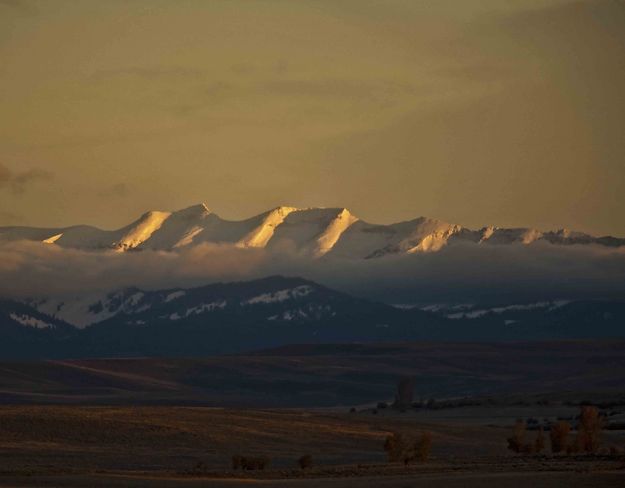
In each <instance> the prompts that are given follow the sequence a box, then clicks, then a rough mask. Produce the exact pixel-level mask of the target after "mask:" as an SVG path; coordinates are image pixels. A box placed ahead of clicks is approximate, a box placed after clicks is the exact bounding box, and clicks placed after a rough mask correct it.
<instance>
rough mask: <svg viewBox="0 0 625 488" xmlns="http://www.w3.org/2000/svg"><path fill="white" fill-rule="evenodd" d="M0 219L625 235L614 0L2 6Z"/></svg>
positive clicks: (22, 0)
mask: <svg viewBox="0 0 625 488" xmlns="http://www.w3.org/2000/svg"><path fill="white" fill-rule="evenodd" d="M0 107H1V110H0V225H9V224H26V225H67V224H74V223H92V224H96V225H100V226H103V227H114V226H119V225H122V224H125V223H127V222H128V221H130V220H132V219H134V218H135V217H137V216H138V215H139V214H141V213H142V212H144V211H145V210H148V209H164V210H169V209H177V208H181V207H184V206H188V205H191V204H194V203H197V202H202V201H203V202H206V203H207V205H208V206H209V207H211V208H212V209H213V210H214V211H216V212H217V213H218V214H220V215H221V216H222V217H225V218H233V219H236V218H243V217H247V216H251V215H253V214H256V213H259V212H261V211H263V210H266V209H268V208H270V207H273V206H277V205H282V204H284V205H293V206H341V207H343V206H344V207H348V208H349V209H350V210H352V212H354V213H355V214H356V215H358V216H360V217H361V218H364V219H365V220H368V221H372V222H381V223H385V222H390V221H399V220H402V219H407V218H412V217H416V216H419V215H427V216H431V217H437V218H441V219H444V220H448V221H452V222H457V223H461V224H464V225H468V226H473V227H480V226H482V225H485V224H497V225H505V226H516V225H519V226H534V227H538V228H553V227H562V226H564V227H569V228H574V229H579V230H585V231H590V232H593V233H599V234H607V233H611V234H616V235H625V135H624V128H625V2H623V1H622V0H605V1H603V0H590V1H567V0H519V1H512V0H508V1H503V0H455V1H452V0H435V1H434V0H430V1H417V0H406V1H400V0H397V1H393V0H384V1H374V0H353V1H348V0H345V1H340V0H327V1H326V0H310V1H302V0H300V1H294V0H223V1H220V0H167V1H164V0H149V1H148V0H145V1H143V0H106V1H102V0H98V1H95V0H94V1H87V0H81V1H65V0H55V1H53V2H52V1H46V0H42V1H35V0H32V1H29V0H0Z"/></svg>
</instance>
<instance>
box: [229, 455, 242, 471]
mask: <svg viewBox="0 0 625 488" xmlns="http://www.w3.org/2000/svg"><path fill="white" fill-rule="evenodd" d="M242 461H243V458H242V457H241V456H232V469H241V463H242Z"/></svg>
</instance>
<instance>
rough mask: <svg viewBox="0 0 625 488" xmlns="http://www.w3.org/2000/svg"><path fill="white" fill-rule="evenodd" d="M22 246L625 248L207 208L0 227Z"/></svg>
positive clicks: (431, 224) (495, 230)
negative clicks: (107, 221)
mask: <svg viewBox="0 0 625 488" xmlns="http://www.w3.org/2000/svg"><path fill="white" fill-rule="evenodd" d="M15 240H30V241H39V242H43V243H47V244H51V245H58V246H62V247H69V248H78V249H85V250H107V249H108V250H111V249H112V250H117V251H120V252H124V251H131V250H134V251H139V250H145V249H151V250H166V251H176V250H181V249H185V248H188V247H189V246H193V245H197V244H202V243H216V244H229V245H233V246H237V247H241V248H267V249H271V250H274V251H277V252H280V251H282V250H285V249H288V250H292V251H295V252H297V253H298V254H300V255H302V254H303V255H309V256H311V257H315V258H318V257H322V256H326V255H329V256H335V257H342V258H356V259H367V258H378V257H383V256H387V255H393V254H410V253H418V252H435V251H438V250H440V249H442V248H443V247H445V246H447V245H453V244H455V243H473V244H475V245H487V244H499V245H505V244H514V243H520V244H524V245H530V244H532V243H535V242H548V243H551V244H554V245H570V244H580V245H589V244H595V245H600V246H608V247H620V246H625V239H620V238H616V237H611V236H604V237H594V236H591V235H588V234H584V233H581V232H572V231H569V230H565V229H561V230H558V231H549V232H541V231H538V230H536V229H529V228H514V229H508V228H499V227H484V228H482V229H479V230H471V229H468V228H465V227H462V226H460V225H456V224H450V223H447V222H443V221H440V220H435V219H430V218H426V217H419V218H416V219H413V220H408V221H405V222H399V223H396V224H390V225H377V224H371V223H368V222H365V221H364V220H361V219H359V218H358V217H356V216H354V215H353V214H352V213H351V212H350V211H349V210H347V209H345V208H307V209H298V208H293V207H277V208H275V209H273V210H270V211H268V212H264V213H262V214H260V215H257V216H255V217H252V218H249V219H245V220H239V221H232V220H225V219H222V218H221V217H219V216H218V215H217V214H215V213H213V212H211V211H210V210H209V209H208V207H207V206H206V205H204V204H200V205H195V206H193V207H189V208H186V209H184V210H179V211H177V212H161V211H151V212H147V213H145V214H144V215H142V216H141V217H140V218H139V219H138V220H137V221H135V222H133V223H132V224H130V225H127V226H125V227H122V228H121V229H117V230H102V229H99V228H96V227H92V226H87V225H77V226H71V227H63V228H33V227H1V228H0V242H2V241H5V242H6V241H15Z"/></svg>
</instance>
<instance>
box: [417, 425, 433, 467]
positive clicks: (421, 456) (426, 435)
mask: <svg viewBox="0 0 625 488" xmlns="http://www.w3.org/2000/svg"><path fill="white" fill-rule="evenodd" d="M415 447H416V449H415V451H416V452H415V454H416V456H417V460H419V461H421V462H425V461H427V460H428V458H429V457H430V451H431V450H432V434H431V433H430V432H423V433H422V434H421V437H420V438H419V440H418V441H417V444H416V446H415Z"/></svg>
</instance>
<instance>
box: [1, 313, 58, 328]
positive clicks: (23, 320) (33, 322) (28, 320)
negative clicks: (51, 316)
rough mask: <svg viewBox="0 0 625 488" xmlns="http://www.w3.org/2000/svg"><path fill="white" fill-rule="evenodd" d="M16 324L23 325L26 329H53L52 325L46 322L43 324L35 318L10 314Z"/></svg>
mask: <svg viewBox="0 0 625 488" xmlns="http://www.w3.org/2000/svg"><path fill="white" fill-rule="evenodd" d="M9 316H10V317H11V318H12V319H13V320H15V321H16V322H18V323H20V324H22V325H25V326H27V327H34V328H35V329H53V328H54V325H53V324H49V323H48V322H44V321H43V320H39V319H37V318H35V317H31V316H30V315H24V314H19V315H18V314H16V313H12V314H11V315H9Z"/></svg>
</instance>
